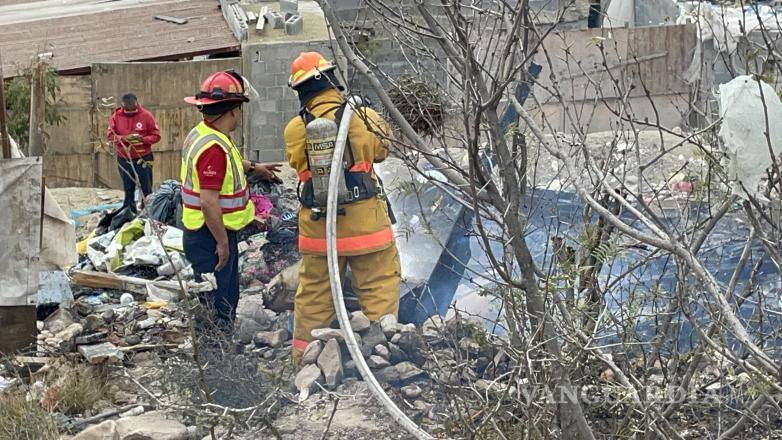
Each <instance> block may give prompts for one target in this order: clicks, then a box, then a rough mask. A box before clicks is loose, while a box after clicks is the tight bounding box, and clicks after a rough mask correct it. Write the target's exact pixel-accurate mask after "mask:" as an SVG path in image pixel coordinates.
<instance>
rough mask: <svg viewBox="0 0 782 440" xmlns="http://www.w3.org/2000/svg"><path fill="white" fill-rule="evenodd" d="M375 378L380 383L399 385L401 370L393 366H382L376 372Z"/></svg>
mask: <svg viewBox="0 0 782 440" xmlns="http://www.w3.org/2000/svg"><path fill="white" fill-rule="evenodd" d="M374 375H375V379H377V381H378V382H380V383H385V384H389V385H398V384H399V371H397V369H396V368H395V367H393V366H391V367H386V368H381V369H380V370H377V371H375V372H374Z"/></svg>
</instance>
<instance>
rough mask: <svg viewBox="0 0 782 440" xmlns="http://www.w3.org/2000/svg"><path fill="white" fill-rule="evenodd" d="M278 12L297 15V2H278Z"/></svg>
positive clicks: (297, 0)
mask: <svg viewBox="0 0 782 440" xmlns="http://www.w3.org/2000/svg"><path fill="white" fill-rule="evenodd" d="M280 12H282V13H283V14H284V13H286V12H290V13H292V14H298V13H299V0H280Z"/></svg>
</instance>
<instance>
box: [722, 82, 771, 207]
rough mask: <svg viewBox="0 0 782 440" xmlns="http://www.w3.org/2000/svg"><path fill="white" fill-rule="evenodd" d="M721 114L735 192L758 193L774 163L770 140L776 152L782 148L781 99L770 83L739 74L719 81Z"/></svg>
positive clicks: (724, 141) (745, 194)
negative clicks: (767, 171) (722, 82)
mask: <svg viewBox="0 0 782 440" xmlns="http://www.w3.org/2000/svg"><path fill="white" fill-rule="evenodd" d="M761 93H762V95H761ZM764 102H765V105H764ZM720 117H721V118H722V127H721V128H720V132H719V136H720V138H721V139H722V142H723V144H724V146H725V149H726V150H727V155H728V171H729V173H730V175H731V177H732V178H733V179H735V180H737V184H736V185H734V188H733V192H734V194H736V195H738V196H740V197H743V198H747V194H749V195H752V196H759V195H760V192H759V191H758V186H759V185H760V181H761V179H762V178H763V177H765V175H766V169H767V168H768V167H770V166H771V165H772V163H773V159H772V156H771V153H770V151H769V140H770V141H771V142H770V143H771V145H770V148H771V151H773V154H774V156H779V154H780V152H782V124H779V121H782V102H780V100H779V97H778V96H777V94H776V92H775V91H774V89H773V88H772V87H771V86H770V85H768V84H766V83H765V82H763V81H758V80H756V79H754V78H753V77H751V76H747V75H744V76H739V77H736V78H734V79H733V80H732V81H730V82H728V83H727V84H722V85H720ZM767 118H768V119H767ZM767 127H768V129H767ZM767 131H768V138H766V132H767ZM742 186H743V188H742ZM745 190H746V192H745Z"/></svg>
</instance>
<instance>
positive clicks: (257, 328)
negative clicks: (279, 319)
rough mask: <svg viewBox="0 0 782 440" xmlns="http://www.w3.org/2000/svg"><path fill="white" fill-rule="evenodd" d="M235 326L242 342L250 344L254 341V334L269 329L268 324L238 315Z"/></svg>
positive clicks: (238, 337) (235, 333)
mask: <svg viewBox="0 0 782 440" xmlns="http://www.w3.org/2000/svg"><path fill="white" fill-rule="evenodd" d="M234 328H235V330H234V335H235V336H236V338H237V339H238V340H239V341H240V342H241V343H242V344H249V343H250V342H252V341H253V336H255V334H256V333H258V332H262V331H265V330H269V327H268V326H264V325H261V324H260V323H258V322H257V321H256V320H254V319H249V318H245V317H243V316H238V315H237V316H236V323H235V325H234Z"/></svg>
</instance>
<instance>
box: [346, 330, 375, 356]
mask: <svg viewBox="0 0 782 440" xmlns="http://www.w3.org/2000/svg"><path fill="white" fill-rule="evenodd" d="M353 337H355V338H356V344H358V348H359V349H360V350H361V355H362V356H364V357H369V356H370V355H371V354H372V348H373V347H371V346H369V345H367V344H365V343H364V339H363V338H362V337H361V335H360V334H358V333H353ZM345 354H346V355H347V356H350V352H349V351H347V346H346V347H345Z"/></svg>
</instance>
